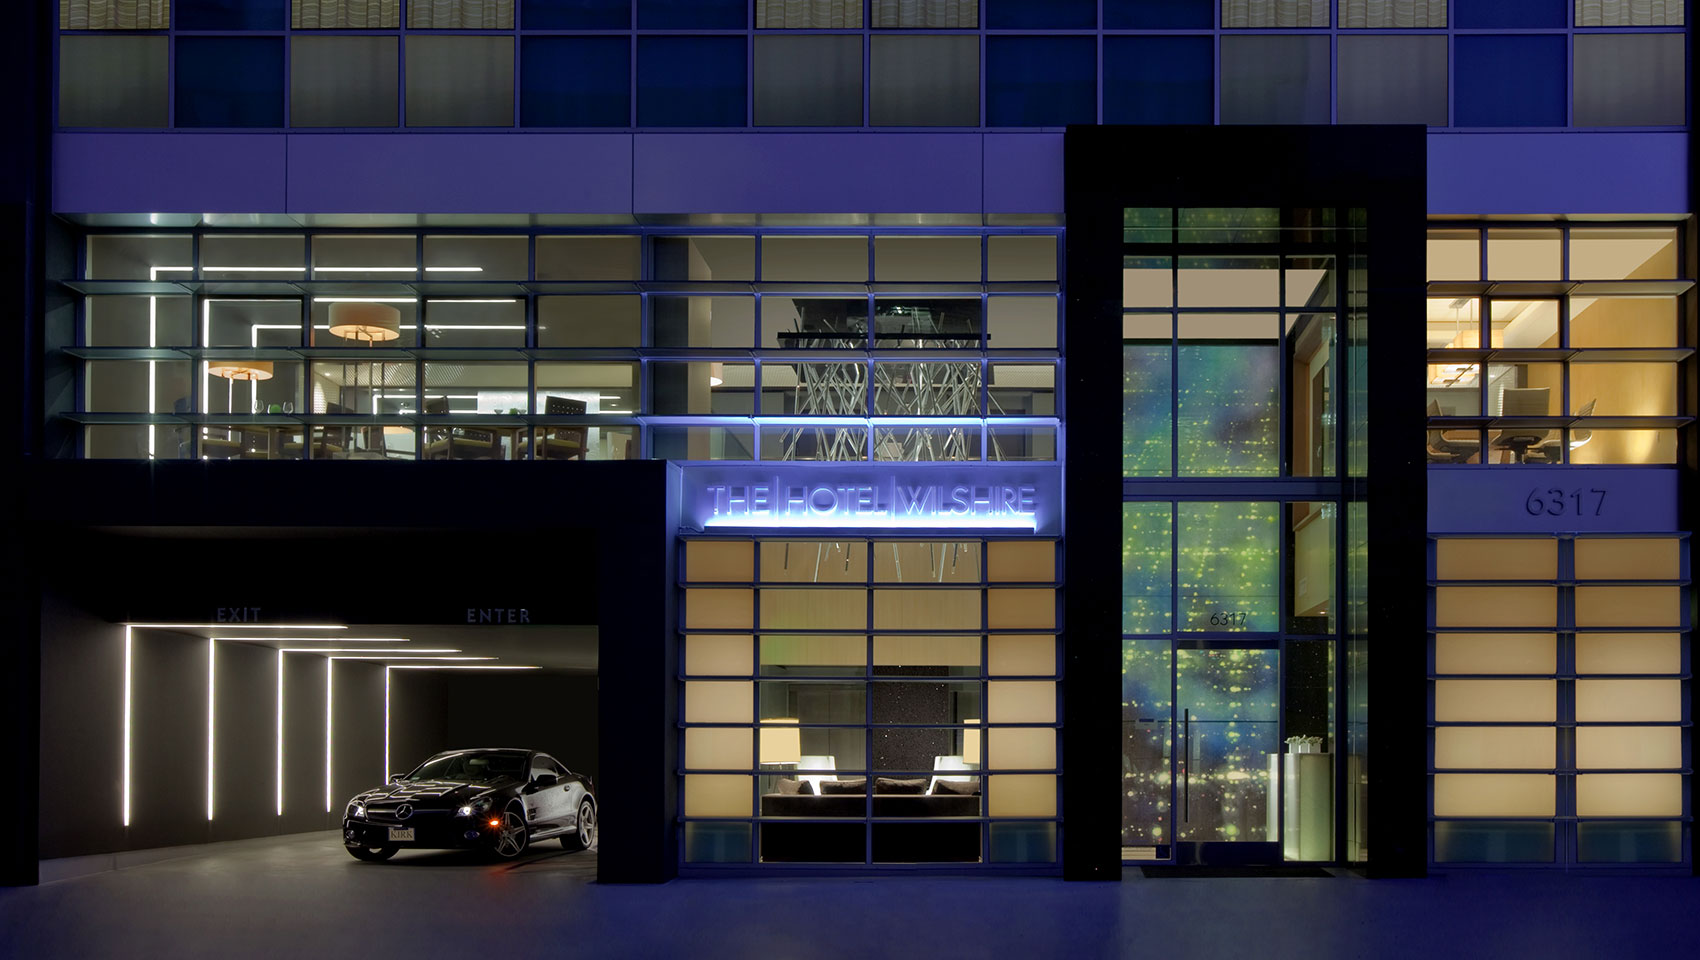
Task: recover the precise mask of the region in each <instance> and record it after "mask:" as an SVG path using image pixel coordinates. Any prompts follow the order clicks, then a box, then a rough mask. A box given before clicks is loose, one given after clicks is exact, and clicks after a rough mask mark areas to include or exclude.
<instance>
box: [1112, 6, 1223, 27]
mask: <svg viewBox="0 0 1700 960" xmlns="http://www.w3.org/2000/svg"><path fill="white" fill-rule="evenodd" d="M1215 23H1216V13H1215V0H1104V27H1105V28H1106V29H1109V30H1209V29H1210V28H1211V27H1213V26H1215Z"/></svg>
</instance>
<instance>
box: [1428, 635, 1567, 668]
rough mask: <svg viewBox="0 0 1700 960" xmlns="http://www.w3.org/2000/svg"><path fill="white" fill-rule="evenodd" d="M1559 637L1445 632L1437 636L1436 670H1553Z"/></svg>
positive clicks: (1435, 641)
mask: <svg viewBox="0 0 1700 960" xmlns="http://www.w3.org/2000/svg"><path fill="white" fill-rule="evenodd" d="M1557 639H1558V638H1557V637H1556V636H1554V635H1553V634H1550V633H1442V634H1437V635H1436V636H1435V638H1434V669H1435V672H1437V673H1552V672H1553V671H1554V670H1556V669H1557V667H1558V652H1557V651H1558V644H1557Z"/></svg>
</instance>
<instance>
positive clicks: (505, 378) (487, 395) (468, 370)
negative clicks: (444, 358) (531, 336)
mask: <svg viewBox="0 0 1700 960" xmlns="http://www.w3.org/2000/svg"><path fill="white" fill-rule="evenodd" d="M526 376H527V371H526V366H525V364H524V363H444V362H441V361H436V360H433V361H431V362H430V363H427V364H425V401H424V403H425V405H424V408H423V409H424V412H425V413H427V414H439V415H440V414H450V413H454V414H473V413H478V414H504V413H505V414H512V415H519V414H525V413H529V412H530V410H531V397H530V394H529V392H528V391H527V390H526V386H527V384H526Z"/></svg>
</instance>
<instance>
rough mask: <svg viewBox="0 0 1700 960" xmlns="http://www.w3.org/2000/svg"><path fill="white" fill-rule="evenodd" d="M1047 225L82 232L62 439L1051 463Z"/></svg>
mask: <svg viewBox="0 0 1700 960" xmlns="http://www.w3.org/2000/svg"><path fill="white" fill-rule="evenodd" d="M1057 241H1058V233H1057V232H1056V231H1054V230H1050V231H1035V230H1021V231H994V230H979V229H960V230H944V231H940V230H925V231H922V230H911V231H902V230H894V231H880V232H878V233H873V234H870V233H867V232H863V233H842V232H840V233H831V234H829V233H822V232H808V231H800V230H774V231H751V232H743V233H738V232H718V233H714V234H687V233H650V234H621V233H595V234H576V235H575V234H568V233H561V234H541V235H531V234H512V233H504V232H500V231H487V232H465V233H455V234H448V233H444V234H435V233H425V234H413V233H384V232H377V231H314V232H283V231H278V232H236V231H216V230H201V231H193V232H191V231H182V232H163V231H136V232H121V233H120V232H97V233H93V234H91V235H88V236H87V237H86V238H85V239H84V243H83V244H82V251H81V257H80V263H79V264H78V268H77V271H76V275H75V276H74V277H70V278H64V279H65V282H66V284H67V286H69V287H70V288H71V289H72V290H73V291H74V292H75V293H76V294H78V297H77V299H76V307H77V311H78V314H77V317H78V322H77V323H76V324H75V325H74V327H75V329H74V330H72V329H66V330H65V331H64V332H63V335H62V336H60V337H59V338H58V339H57V341H56V342H54V343H52V344H51V348H53V349H56V350H60V351H62V352H63V353H64V354H66V355H68V357H69V358H70V360H71V362H72V364H73V366H74V369H76V371H77V372H78V374H79V389H78V390H77V391H76V392H75V394H74V395H67V396H66V397H65V398H64V399H63V400H62V401H61V402H60V403H59V405H58V406H56V407H55V408H54V409H52V410H50V415H51V416H52V417H53V418H54V425H55V426H56V427H57V428H59V432H60V438H59V440H58V442H57V444H56V451H55V452H56V453H57V454H58V455H63V456H83V457H88V458H102V459H104V458H119V459H128V458H141V459H182V458H201V459H302V458H307V459H362V458H382V459H409V460H411V459H487V460H528V459H557V460H558V459H569V460H607V459H627V458H634V457H654V458H661V459H676V460H831V461H847V460H863V461H866V460H878V461H981V460H1043V461H1050V460H1055V459H1056V458H1057V441H1058V425H1059V423H1060V420H1059V418H1058V410H1059V407H1058V403H1057V360H1058V357H1059V351H1058V336H1057V331H1058V319H1059V307H1058V305H1059V298H1060V295H1061V285H1060V283H1059V282H1058V276H1059V275H1058V269H1057V267H1058V257H1059V251H1058V244H1057Z"/></svg>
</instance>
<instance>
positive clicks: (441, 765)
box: [407, 750, 525, 782]
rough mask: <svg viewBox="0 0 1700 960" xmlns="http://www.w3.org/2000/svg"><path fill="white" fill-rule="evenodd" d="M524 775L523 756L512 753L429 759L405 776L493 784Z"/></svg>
mask: <svg viewBox="0 0 1700 960" xmlns="http://www.w3.org/2000/svg"><path fill="white" fill-rule="evenodd" d="M524 773H525V754H523V753H518V752H515V751H511V750H504V751H495V750H484V751H473V752H470V753H450V754H445V755H443V756H440V757H432V758H431V759H429V760H427V761H425V762H424V763H422V764H420V765H419V768H418V769H416V770H414V771H413V772H412V773H410V774H408V775H407V779H409V780H465V781H468V782H472V781H480V780H496V779H499V778H501V777H515V778H518V777H520V776H521V775H522V774H524Z"/></svg>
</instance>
